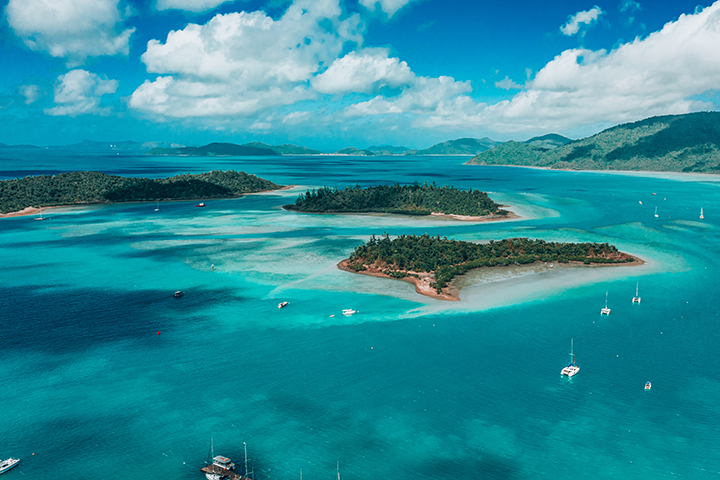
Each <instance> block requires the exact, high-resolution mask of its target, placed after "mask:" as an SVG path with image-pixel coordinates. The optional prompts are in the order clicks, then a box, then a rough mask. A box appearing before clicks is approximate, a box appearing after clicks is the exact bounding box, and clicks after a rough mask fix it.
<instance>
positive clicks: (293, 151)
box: [243, 142, 322, 155]
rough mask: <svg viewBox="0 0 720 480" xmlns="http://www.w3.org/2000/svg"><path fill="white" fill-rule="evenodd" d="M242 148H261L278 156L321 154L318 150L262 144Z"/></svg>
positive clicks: (252, 143) (253, 143)
mask: <svg viewBox="0 0 720 480" xmlns="http://www.w3.org/2000/svg"><path fill="white" fill-rule="evenodd" d="M243 147H253V148H263V149H267V150H272V151H273V152H275V153H277V154H278V155H318V154H320V153H322V152H321V151H320V150H315V149H313V148H307V147H299V146H297V145H290V144H285V145H266V144H264V143H262V142H250V143H246V144H244V145H243Z"/></svg>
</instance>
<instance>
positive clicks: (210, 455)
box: [208, 438, 214, 465]
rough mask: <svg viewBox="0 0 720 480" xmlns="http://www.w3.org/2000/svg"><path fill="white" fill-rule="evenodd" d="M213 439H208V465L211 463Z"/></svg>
mask: <svg viewBox="0 0 720 480" xmlns="http://www.w3.org/2000/svg"><path fill="white" fill-rule="evenodd" d="M213 453H214V452H213V439H212V438H211V439H210V451H209V452H208V465H212V463H213Z"/></svg>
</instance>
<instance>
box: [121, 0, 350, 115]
mask: <svg viewBox="0 0 720 480" xmlns="http://www.w3.org/2000/svg"><path fill="white" fill-rule="evenodd" d="M341 16H342V10H341V8H340V5H339V2H338V0H296V1H295V2H294V3H293V4H292V5H291V6H290V7H289V8H288V9H287V11H286V12H285V14H284V15H283V16H282V17H281V18H280V19H278V20H273V19H272V18H271V17H269V16H267V15H266V14H265V13H264V12H260V11H256V12H251V13H246V12H240V13H230V14H226V15H216V16H215V17H214V18H212V19H211V20H210V21H208V22H207V23H206V24H204V25H195V24H190V25H188V26H187V27H185V28H184V29H183V30H179V31H174V32H170V33H169V34H168V36H167V40H166V41H165V43H161V42H160V41H158V40H151V41H150V42H148V46H147V51H146V52H145V53H144V54H143V55H142V61H143V62H144V63H145V65H146V66H147V70H148V72H151V73H158V74H161V76H159V77H157V78H156V80H154V81H152V82H150V81H146V82H145V83H144V84H143V85H141V86H140V87H139V88H138V89H137V90H136V91H135V92H134V93H133V94H132V97H131V99H130V106H131V107H133V108H136V109H138V110H142V111H145V112H148V113H155V114H160V115H166V116H171V117H187V116H193V117H208V116H222V115H228V116H229V115H251V114H254V113H256V112H258V111H260V110H262V109H265V108H269V107H274V106H280V105H289V104H292V103H295V102H298V101H300V100H303V99H308V98H312V97H313V96H315V95H316V94H315V93H314V92H313V91H312V90H311V89H310V88H309V83H310V80H311V79H312V78H313V76H314V75H316V74H317V72H318V71H319V70H320V69H321V68H322V66H323V65H329V64H330V63H332V62H333V61H334V60H335V59H336V58H337V57H338V56H339V55H340V54H341V53H342V51H343V48H344V47H345V46H346V45H347V44H352V43H354V44H356V45H357V44H360V43H362V28H363V25H362V23H361V21H360V17H359V16H358V15H352V16H350V17H348V18H345V19H341Z"/></svg>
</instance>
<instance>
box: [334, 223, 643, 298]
mask: <svg viewBox="0 0 720 480" xmlns="http://www.w3.org/2000/svg"><path fill="white" fill-rule="evenodd" d="M534 262H553V263H576V264H583V265H609V264H636V265H639V264H642V263H643V262H642V260H640V259H638V258H636V257H633V256H632V255H628V254H627V253H623V252H620V251H618V249H617V248H616V247H615V246H613V245H609V244H607V243H557V242H546V241H544V240H531V239H529V238H508V239H505V240H500V241H493V240H491V241H490V242H488V243H486V244H480V243H473V242H465V241H458V240H449V239H447V238H440V237H439V236H437V237H431V236H429V235H427V234H426V235H421V236H415V235H400V236H399V237H396V238H393V239H391V238H390V236H389V235H387V234H385V235H384V236H382V237H380V238H378V237H375V236H374V235H373V236H372V237H371V238H370V240H368V241H367V242H366V243H364V244H363V245H360V246H358V247H356V248H355V250H354V251H353V252H352V254H351V255H350V258H348V259H346V260H343V261H342V262H340V263H339V264H338V267H339V268H340V269H342V270H347V271H350V272H355V273H363V274H366V275H373V276H382V277H390V278H397V279H403V280H407V281H410V282H412V283H414V284H415V287H416V290H417V291H418V292H419V293H422V294H425V295H429V296H432V297H435V298H440V299H444V300H459V298H458V297H457V293H456V291H457V289H454V288H451V287H452V280H453V279H454V278H455V277H456V276H458V275H462V274H464V273H466V272H468V271H469V270H471V269H475V268H482V267H495V266H509V265H524V264H530V263H534Z"/></svg>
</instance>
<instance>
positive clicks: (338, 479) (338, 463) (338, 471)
mask: <svg viewBox="0 0 720 480" xmlns="http://www.w3.org/2000/svg"><path fill="white" fill-rule="evenodd" d="M337 474H338V478H337V480H340V462H337Z"/></svg>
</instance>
